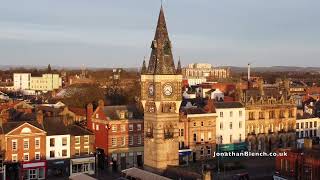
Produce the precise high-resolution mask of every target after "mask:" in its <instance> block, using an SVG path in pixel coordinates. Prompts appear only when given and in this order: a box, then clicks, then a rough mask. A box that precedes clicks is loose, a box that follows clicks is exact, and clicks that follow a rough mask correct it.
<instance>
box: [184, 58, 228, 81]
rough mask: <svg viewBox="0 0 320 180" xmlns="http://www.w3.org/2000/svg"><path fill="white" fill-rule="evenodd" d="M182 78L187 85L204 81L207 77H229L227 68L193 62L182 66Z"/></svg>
mask: <svg viewBox="0 0 320 180" xmlns="http://www.w3.org/2000/svg"><path fill="white" fill-rule="evenodd" d="M182 75H183V78H184V79H186V80H188V84H189V85H196V84H201V83H203V82H206V80H207V78H213V79H225V78H229V77H230V69H229V68H214V67H213V66H212V65H211V64H204V63H194V64H189V65H188V66H187V67H185V68H182Z"/></svg>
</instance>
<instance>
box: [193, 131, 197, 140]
mask: <svg viewBox="0 0 320 180" xmlns="http://www.w3.org/2000/svg"><path fill="white" fill-rule="evenodd" d="M193 141H194V142H196V141H197V134H196V133H194V134H193Z"/></svg>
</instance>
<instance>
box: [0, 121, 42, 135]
mask: <svg viewBox="0 0 320 180" xmlns="http://www.w3.org/2000/svg"><path fill="white" fill-rule="evenodd" d="M24 123H29V124H31V125H32V126H35V127H37V128H39V129H42V130H44V128H43V126H42V125H41V124H39V123H38V122H37V121H9V122H6V123H4V124H3V125H2V133H3V134H7V133H9V132H10V131H12V130H13V129H15V128H17V127H19V126H21V125H22V124H24Z"/></svg>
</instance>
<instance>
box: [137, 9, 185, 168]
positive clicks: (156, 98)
mask: <svg viewBox="0 0 320 180" xmlns="http://www.w3.org/2000/svg"><path fill="white" fill-rule="evenodd" d="M181 83H182V75H181V74H180V73H177V72H176V68H175V65H174V60H173V55H172V47H171V42H170V40H169V35H168V31H167V26H166V21H165V16H164V11H163V8H162V7H161V9H160V13H159V18H158V24H157V29H156V32H155V36H154V39H153V41H152V44H151V55H150V60H149V63H148V68H147V70H146V73H144V74H141V103H142V105H143V108H144V133H145V136H144V167H145V168H146V169H148V168H149V169H150V170H154V171H158V172H162V171H163V170H165V169H166V168H167V167H168V166H169V165H171V166H177V165H179V142H178V135H179V129H178V123H179V108H180V104H181V100H182V97H181Z"/></svg>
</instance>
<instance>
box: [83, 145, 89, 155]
mask: <svg viewBox="0 0 320 180" xmlns="http://www.w3.org/2000/svg"><path fill="white" fill-rule="evenodd" d="M84 152H85V153H86V154H90V151H89V146H84Z"/></svg>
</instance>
